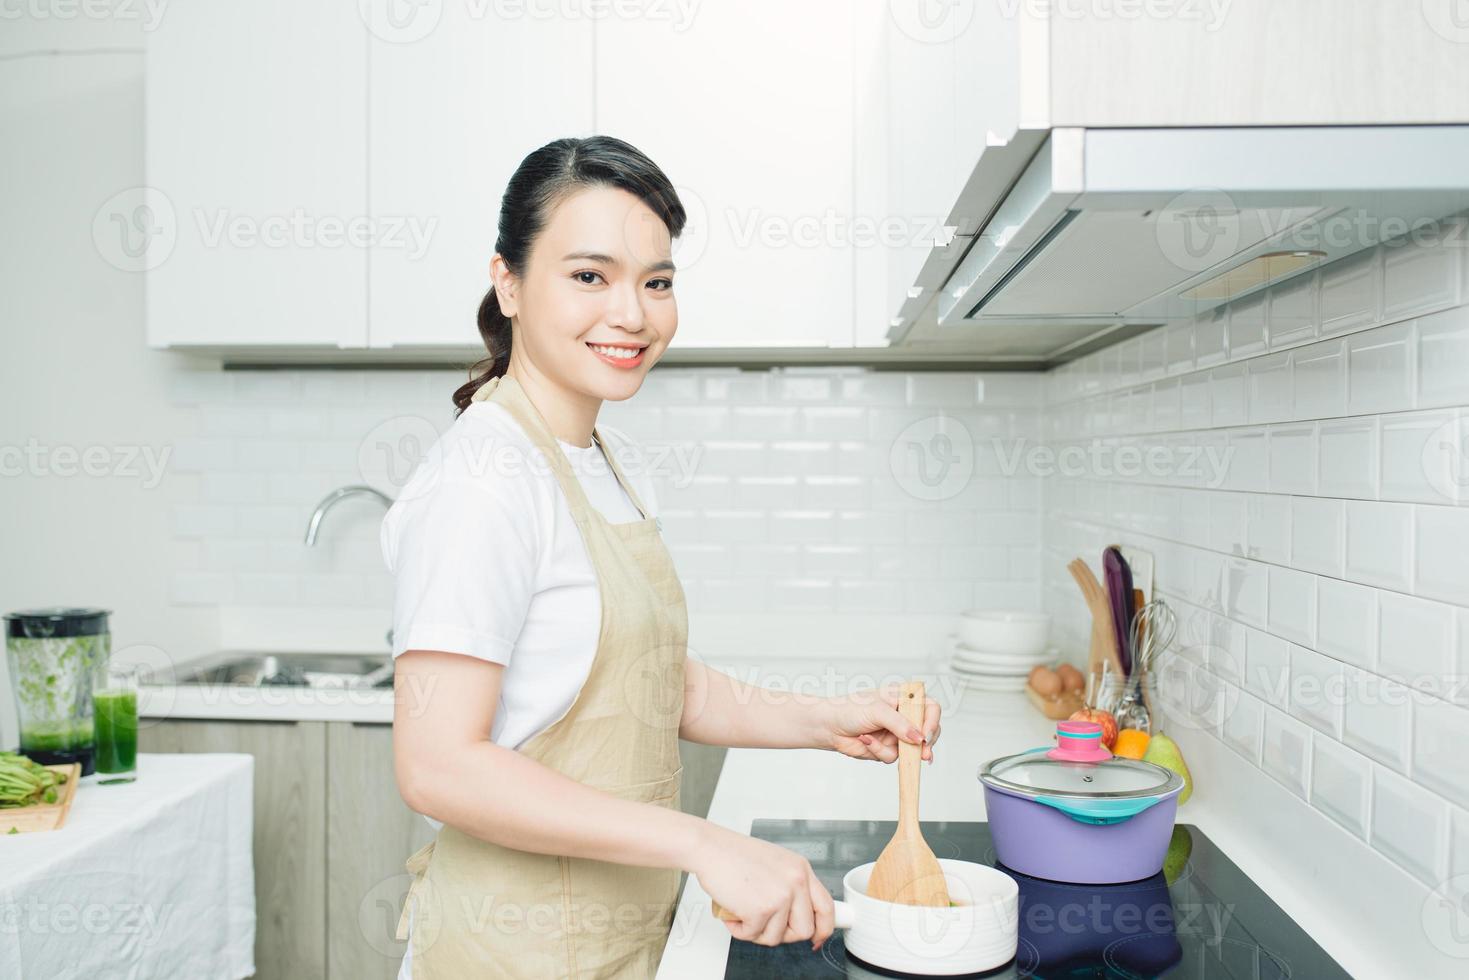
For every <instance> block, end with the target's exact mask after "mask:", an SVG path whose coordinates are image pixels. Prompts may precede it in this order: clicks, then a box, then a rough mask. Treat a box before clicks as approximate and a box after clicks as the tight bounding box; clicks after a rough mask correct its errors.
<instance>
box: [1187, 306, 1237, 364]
mask: <svg viewBox="0 0 1469 980" xmlns="http://www.w3.org/2000/svg"><path fill="white" fill-rule="evenodd" d="M1228 329H1229V311H1228V309H1227V308H1224V309H1219V310H1214V311H1213V312H1210V313H1205V314H1204V315H1203V316H1202V317H1200V318H1199V319H1197V320H1195V321H1194V365H1195V366H1196V367H1200V368H1205V367H1209V366H1210V365H1213V364H1222V363H1223V362H1224V361H1225V360H1226V359H1227V358H1228V356H1229V346H1228V344H1229V337H1228Z"/></svg>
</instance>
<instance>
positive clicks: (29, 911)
mask: <svg viewBox="0 0 1469 980" xmlns="http://www.w3.org/2000/svg"><path fill="white" fill-rule="evenodd" d="M254 765H255V760H254V758H253V757H251V756H249V755H235V754H200V755H149V754H142V755H139V756H138V778H137V780H136V781H135V782H132V783H127V784H115V785H108V786H100V785H97V784H96V782H95V780H96V777H95V776H88V777H86V778H84V779H83V781H82V783H81V784H80V785H79V786H78V787H77V794H76V799H74V800H73V801H72V805H71V812H70V813H69V814H68V815H67V819H66V825H65V826H63V827H62V828H61V829H60V830H54V831H48V832H45V833H32V834H3V833H0V977H6V978H15V980H50V978H57V977H103V976H107V977H191V978H201V980H202V978H218V980H236V978H239V977H247V976H250V975H251V974H253V973H254V972H255V880H254V877H255V875H254V868H253V865H252V859H251V843H250V840H251V829H252V828H251V823H252V816H251V805H252V802H251V796H252V792H251V791H252V781H253V778H254ZM3 814H4V811H0V822H3V819H4V816H3Z"/></svg>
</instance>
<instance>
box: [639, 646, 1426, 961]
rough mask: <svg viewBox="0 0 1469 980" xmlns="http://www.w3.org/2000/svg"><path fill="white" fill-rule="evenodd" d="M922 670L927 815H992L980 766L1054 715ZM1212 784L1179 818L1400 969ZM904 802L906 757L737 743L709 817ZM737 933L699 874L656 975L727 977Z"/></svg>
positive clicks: (1283, 900)
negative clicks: (940, 717) (716, 912)
mask: <svg viewBox="0 0 1469 980" xmlns="http://www.w3.org/2000/svg"><path fill="white" fill-rule="evenodd" d="M914 676H915V677H916V678H918V679H922V680H924V681H925V683H927V684H928V688H929V693H930V696H932V697H934V698H936V699H937V700H938V701H939V703H940V704H942V705H943V706H944V721H943V733H942V735H941V736H940V739H939V742H938V743H937V745H936V746H935V750H934V762H933V763H932V764H931V765H926V766H924V767H923V772H922V777H921V796H920V817H921V819H923V820H927V821H941V820H955V821H962V820H971V821H975V820H984V819H986V815H985V808H984V794H983V792H982V790H981V788H980V784H979V779H978V772H979V768H980V766H981V765H982V764H983V763H984V762H987V761H988V760H990V759H993V758H996V757H998V756H1002V755H1009V754H1011V753H1015V752H1021V751H1024V750H1025V749H1029V748H1034V747H1035V746H1038V745H1045V744H1047V743H1049V742H1050V741H1051V740H1052V734H1053V733H1054V731H1055V722H1053V721H1050V720H1049V719H1047V718H1045V717H1043V716H1042V715H1041V714H1040V713H1039V712H1038V711H1036V710H1035V709H1034V707H1032V706H1031V704H1030V702H1029V701H1028V700H1027V699H1026V698H1025V697H1024V696H1023V695H1022V694H992V693H983V692H975V691H964V690H962V689H959V688H956V687H955V686H954V684H953V681H952V678H948V677H944V676H942V675H934V674H921V673H920V674H915V675H914ZM1226 751H1227V750H1226ZM1210 761H1212V760H1205V759H1200V760H1197V761H1196V762H1194V763H1192V764H1193V766H1194V769H1195V773H1196V774H1200V773H1202V774H1205V775H1211V774H1212V773H1214V772H1220V770H1218V769H1213V768H1212V767H1211V766H1210V764H1209V763H1210ZM1221 765H1227V763H1225V762H1222V763H1221ZM1220 775H1221V776H1223V775H1224V773H1223V772H1220ZM1230 775H1232V776H1239V778H1243V777H1242V776H1240V774H1234V773H1231V774H1230ZM1202 788H1203V787H1200V789H1202ZM1210 795H1219V794H1217V789H1216V793H1215V794H1211V793H1209V792H1203V791H1196V793H1195V795H1194V797H1193V798H1192V799H1190V801H1189V803H1188V804H1187V806H1186V807H1185V808H1184V809H1182V810H1180V815H1179V820H1180V821H1182V822H1185V823H1190V824H1194V825H1196V826H1198V827H1199V828H1200V829H1201V830H1202V831H1203V832H1204V833H1206V834H1208V835H1209V837H1210V838H1211V839H1212V840H1213V841H1214V842H1215V843H1216V844H1218V845H1219V847H1220V848H1221V849H1222V850H1224V852H1225V853H1226V854H1228V855H1229V857H1230V858H1231V859H1232V860H1233V861H1234V862H1235V863H1236V864H1237V865H1239V867H1240V868H1241V869H1242V870H1243V871H1244V872H1245V873H1246V874H1248V875H1249V876H1250V877H1251V878H1252V879H1254V881H1255V882H1256V884H1258V885H1259V886H1260V888H1261V889H1262V890H1263V891H1265V893H1266V894H1268V895H1269V896H1270V897H1271V898H1272V899H1273V900H1274V901H1275V902H1276V903H1277V904H1278V905H1280V907H1281V908H1282V909H1283V910H1284V911H1285V912H1286V913H1287V914H1288V915H1290V916H1291V917H1292V918H1294V919H1295V920H1296V921H1297V923H1298V924H1299V925H1300V927H1301V928H1302V929H1304V930H1305V931H1306V932H1307V933H1308V934H1310V935H1311V936H1312V937H1313V938H1314V939H1315V940H1316V941H1317V943H1319V944H1320V945H1321V946H1322V948H1323V949H1325V950H1326V951H1327V952H1328V953H1330V954H1331V955H1332V956H1333V957H1334V958H1335V959H1336V960H1337V962H1338V963H1340V964H1341V965H1342V967H1343V968H1344V969H1346V970H1348V971H1349V972H1350V973H1352V974H1353V975H1354V976H1390V975H1392V969H1391V966H1390V965H1391V964H1392V963H1394V962H1395V959H1394V956H1395V954H1394V951H1393V949H1391V948H1388V947H1390V946H1391V945H1392V943H1391V940H1390V938H1389V937H1387V936H1375V935H1374V936H1372V937H1371V938H1370V939H1364V938H1363V936H1362V935H1361V934H1360V933H1359V932H1357V931H1354V930H1353V929H1352V927H1351V926H1350V924H1349V923H1348V922H1347V921H1346V920H1345V919H1343V918H1341V917H1339V916H1338V915H1336V914H1335V913H1334V911H1333V910H1332V909H1331V908H1329V907H1326V906H1323V904H1322V902H1321V900H1320V895H1318V894H1313V893H1311V892H1310V891H1309V890H1307V889H1303V888H1302V887H1301V882H1300V881H1299V880H1297V876H1296V875H1295V874H1294V869H1293V868H1291V867H1289V866H1286V865H1282V863H1281V862H1280V861H1279V860H1278V855H1277V856H1272V855H1271V854H1270V853H1269V852H1268V849H1266V848H1262V847H1257V846H1256V842H1254V841H1251V840H1250V839H1248V837H1246V836H1245V835H1243V834H1241V833H1240V832H1239V830H1238V829H1237V825H1236V822H1234V821H1230V820H1227V819H1222V818H1221V817H1219V816H1216V813H1215V812H1214V811H1212V810H1211V808H1210V806H1209V805H1208V799H1207V798H1208V797H1209V796H1210ZM897 810H898V802H897V767H896V765H882V764H879V763H874V762H867V761H860V760H857V759H851V758H848V757H846V756H843V755H840V754H838V753H833V752H821V751H813V750H783V749H731V750H730V751H729V754H728V756H727V757H726V759H725V763H724V770H723V772H722V773H721V775H720V779H719V784H718V787H717V789H716V790H715V794H714V799H713V802H712V804H711V806H710V810H709V819H710V820H712V821H713V822H715V823H717V824H720V825H721V826H724V827H728V828H730V829H732V830H737V831H740V832H741V833H748V832H749V831H750V827H751V825H752V823H753V821H754V820H756V819H757V818H764V819H771V818H776V819H840V820H896V819H897ZM1331 846H1332V845H1331V844H1330V842H1327V843H1324V844H1323V848H1324V849H1325V850H1327V851H1329V850H1330V847H1331ZM836 897H838V898H839V897H841V896H836ZM1340 900H1341V901H1342V902H1350V901H1351V900H1352V896H1351V895H1348V894H1341V895H1340ZM730 941H731V940H730V935H729V930H728V929H727V928H726V927H725V926H724V925H723V924H722V923H721V922H719V921H718V920H716V919H714V918H713V916H712V915H711V914H710V908H709V897H708V895H707V894H706V893H705V891H704V890H703V888H702V887H700V885H699V881H698V879H697V878H696V877H694V876H693V875H690V876H689V878H688V883H687V884H686V885H685V887H684V893H683V898H682V899H681V901H680V903H679V907H678V910H677V912H676V914H675V916H674V922H673V928H672V930H671V932H670V934H669V939H668V945H667V947H666V949H665V950H664V954H663V960H662V963H661V964H660V966H659V970H658V980H704V978H709V980H712V978H717V977H723V976H724V972H725V962H726V959H727V958H728V955H729V944H730ZM1420 941H1421V940H1420ZM1369 944H1370V945H1369Z"/></svg>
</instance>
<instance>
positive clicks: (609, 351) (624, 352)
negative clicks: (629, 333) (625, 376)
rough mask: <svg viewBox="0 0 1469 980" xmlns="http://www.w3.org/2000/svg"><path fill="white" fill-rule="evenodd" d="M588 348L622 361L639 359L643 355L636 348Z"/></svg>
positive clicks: (594, 346)
mask: <svg viewBox="0 0 1469 980" xmlns="http://www.w3.org/2000/svg"><path fill="white" fill-rule="evenodd" d="M587 346H588V347H590V348H591V349H592V350H594V351H596V352H597V353H598V354H605V355H607V356H608V357H616V358H620V359H622V360H628V359H630V358H634V357H637V356H638V355H639V354H640V353H642V351H641V350H639V349H637V348H634V347H598V346H597V345H596V344H587Z"/></svg>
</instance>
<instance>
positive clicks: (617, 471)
mask: <svg viewBox="0 0 1469 980" xmlns="http://www.w3.org/2000/svg"><path fill="white" fill-rule="evenodd" d="M592 442H593V443H595V444H596V445H597V447H598V448H599V449H601V450H602V458H603V459H605V460H607V465H608V466H610V467H611V468H612V475H613V476H615V477H617V482H618V483H620V484H622V489H623V490H624V491H626V493H627V496H628V499H629V500H631V501H632V505H633V506H634V507H636V508H637V509H638V514H640V515H641V516H642V518H643V520H645V521H646V520H647V519H648V517H649V515H648V508H646V507H644V506H643V501H642V499H641V498H640V497H639V496H638V492H637V491H636V490H634V489H633V488H632V481H630V480H629V479H628V478H627V476H626V474H624V473H623V472H622V467H621V466H620V465H618V462H617V459H616V457H615V455H614V454H613V452H612V450H610V449H608V448H607V443H606V441H604V440H603V439H602V433H601V432H599V431H598V430H597V429H596V427H595V426H594V427H593V428H592Z"/></svg>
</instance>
